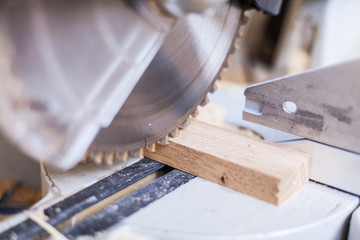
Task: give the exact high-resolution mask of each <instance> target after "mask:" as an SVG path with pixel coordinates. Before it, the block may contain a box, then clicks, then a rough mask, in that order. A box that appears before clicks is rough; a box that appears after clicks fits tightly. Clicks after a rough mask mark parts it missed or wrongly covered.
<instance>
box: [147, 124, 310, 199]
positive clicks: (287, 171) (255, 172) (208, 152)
mask: <svg viewBox="0 0 360 240" xmlns="http://www.w3.org/2000/svg"><path fill="white" fill-rule="evenodd" d="M145 156H146V157H148V158H151V159H153V160H156V161H159V162H161V163H164V164H167V165H169V166H172V167H174V168H177V169H180V170H182V171H185V172H188V173H190V174H193V175H196V176H198V177H201V178H204V179H206V180H209V181H212V182H215V183H218V184H221V185H223V186H225V187H228V188H231V189H234V190H236V191H239V192H242V193H245V194H248V195H250V196H253V197H255V198H258V199H261V200H264V201H267V202H269V203H272V204H275V205H280V204H281V203H283V202H284V201H286V200H287V199H288V198H289V197H291V196H292V195H293V194H294V193H296V192H297V191H299V190H300V189H301V188H302V186H304V184H305V183H306V182H307V181H308V180H309V174H310V162H311V155H309V154H307V153H303V152H300V151H297V150H294V149H291V148H289V147H284V146H279V145H276V144H273V143H270V142H267V141H264V140H260V139H255V138H251V137H247V136H243V135H241V134H239V133H236V132H232V131H229V130H226V129H222V128H219V127H216V126H212V125H208V124H206V123H202V122H199V121H193V123H192V124H191V126H190V127H189V128H187V129H184V130H182V131H181V134H180V136H179V137H178V138H174V139H170V144H169V145H168V146H161V145H160V146H158V147H157V151H156V152H154V153H151V152H147V153H146V154H145Z"/></svg>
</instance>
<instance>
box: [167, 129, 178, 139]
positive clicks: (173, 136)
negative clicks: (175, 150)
mask: <svg viewBox="0 0 360 240" xmlns="http://www.w3.org/2000/svg"><path fill="white" fill-rule="evenodd" d="M169 136H170V137H172V138H176V137H178V136H179V128H178V127H177V128H175V129H174V130H172V131H171V132H170V133H169Z"/></svg>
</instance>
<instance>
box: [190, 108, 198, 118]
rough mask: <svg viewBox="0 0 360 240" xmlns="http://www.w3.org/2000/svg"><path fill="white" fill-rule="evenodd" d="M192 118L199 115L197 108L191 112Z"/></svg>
mask: <svg viewBox="0 0 360 240" xmlns="http://www.w3.org/2000/svg"><path fill="white" fill-rule="evenodd" d="M191 116H192V117H193V118H197V117H198V116H199V110H198V109H195V111H194V112H193V113H192V114H191Z"/></svg>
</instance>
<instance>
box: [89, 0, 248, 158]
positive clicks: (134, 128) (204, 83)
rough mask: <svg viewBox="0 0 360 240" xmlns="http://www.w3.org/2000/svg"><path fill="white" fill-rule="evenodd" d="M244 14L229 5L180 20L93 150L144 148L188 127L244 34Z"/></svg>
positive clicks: (97, 140) (121, 150) (111, 150)
mask: <svg viewBox="0 0 360 240" xmlns="http://www.w3.org/2000/svg"><path fill="white" fill-rule="evenodd" d="M241 14H242V12H241V9H239V8H237V7H233V6H231V4H224V5H221V6H219V8H218V9H217V10H216V13H215V15H214V16H201V15H197V14H190V15H188V16H187V17H184V18H183V19H180V20H178V22H177V23H176V25H175V26H174V28H173V30H172V31H171V32H170V33H169V35H168V36H167V37H166V39H165V42H164V44H163V46H162V47H161V49H160V50H159V52H158V54H157V55H156V56H155V58H154V59H153V61H152V63H151V64H150V66H149V68H148V69H147V70H146V72H145V73H144V75H143V76H142V78H141V79H140V81H139V82H138V83H137V85H136V87H135V89H134V90H133V91H132V93H131V95H130V96H129V98H128V99H127V100H126V102H125V104H124V105H123V106H122V108H121V110H120V111H119V112H118V114H117V115H116V117H115V118H114V120H113V121H112V123H111V124H110V126H109V127H107V128H105V129H102V130H101V131H100V132H99V133H98V135H97V137H96V139H95V141H94V143H93V144H92V146H91V149H93V150H95V151H103V152H124V151H128V150H135V149H139V148H142V147H145V146H147V145H149V144H152V143H154V142H156V141H157V140H159V139H161V138H163V137H164V136H167V135H168V134H169V133H170V132H171V131H173V130H174V129H176V128H177V127H178V126H179V125H180V124H181V123H183V122H184V121H185V120H186V119H187V118H188V117H189V115H190V114H192V113H193V112H194V111H195V110H196V108H197V106H198V105H199V104H201V102H202V101H203V100H204V98H205V97H206V95H207V93H208V92H209V90H210V89H211V88H212V86H213V84H214V81H215V80H216V79H217V77H218V75H219V72H220V71H221V69H222V68H223V64H224V62H225V60H226V59H227V56H228V54H229V51H230V50H231V49H232V47H233V40H234V37H235V36H236V34H237V32H238V29H239V22H240V17H241Z"/></svg>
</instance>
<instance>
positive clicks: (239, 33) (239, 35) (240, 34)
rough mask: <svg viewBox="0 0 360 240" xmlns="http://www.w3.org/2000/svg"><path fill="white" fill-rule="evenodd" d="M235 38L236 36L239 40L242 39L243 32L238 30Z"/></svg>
mask: <svg viewBox="0 0 360 240" xmlns="http://www.w3.org/2000/svg"><path fill="white" fill-rule="evenodd" d="M237 36H238V37H239V38H242V37H243V36H244V31H242V30H239V31H238V33H237Z"/></svg>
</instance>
